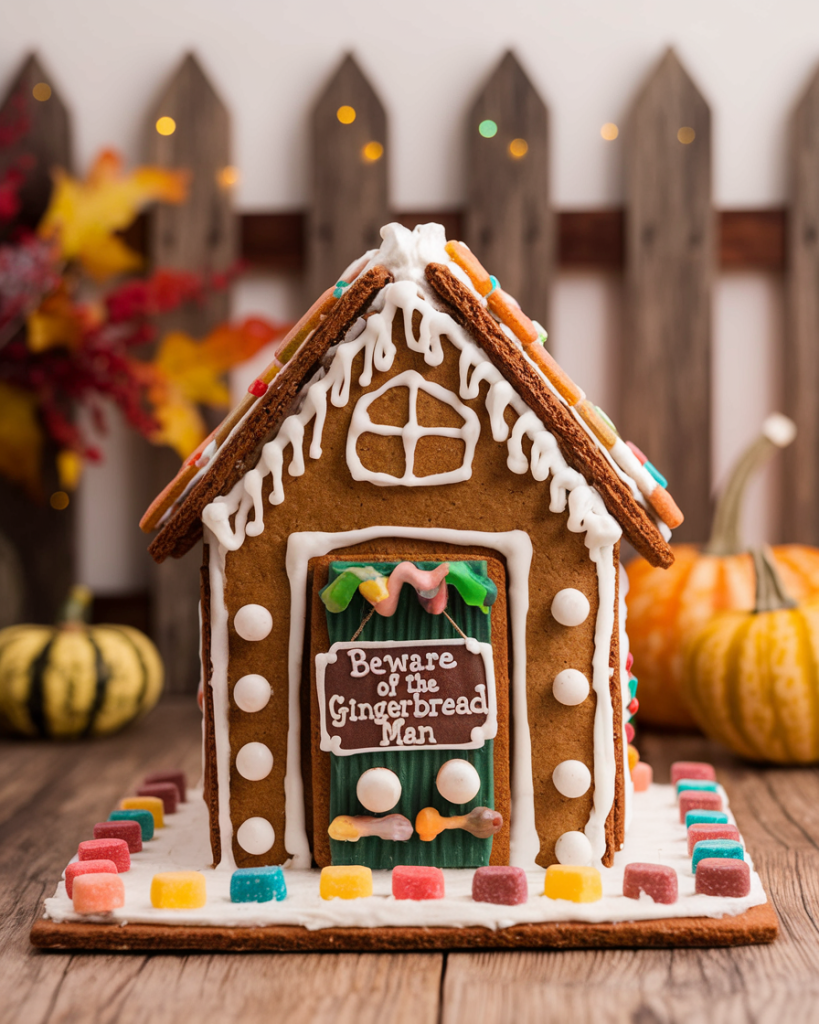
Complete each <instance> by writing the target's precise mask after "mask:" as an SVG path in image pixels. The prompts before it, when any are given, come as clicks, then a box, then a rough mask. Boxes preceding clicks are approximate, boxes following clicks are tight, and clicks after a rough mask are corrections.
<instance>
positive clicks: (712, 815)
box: [685, 808, 728, 828]
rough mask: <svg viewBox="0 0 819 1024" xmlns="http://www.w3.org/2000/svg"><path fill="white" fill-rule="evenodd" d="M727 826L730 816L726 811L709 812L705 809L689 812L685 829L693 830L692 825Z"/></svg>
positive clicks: (686, 816)
mask: <svg viewBox="0 0 819 1024" xmlns="http://www.w3.org/2000/svg"><path fill="white" fill-rule="evenodd" d="M705 824H708V825H727V824H728V815H727V814H726V813H725V811H708V810H705V809H703V808H700V809H699V810H694V811H688V812H687V813H686V815H685V827H686V828H691V826H692V825H705Z"/></svg>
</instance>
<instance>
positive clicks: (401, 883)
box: [392, 864, 444, 900]
mask: <svg viewBox="0 0 819 1024" xmlns="http://www.w3.org/2000/svg"><path fill="white" fill-rule="evenodd" d="M392 894H393V896H394V897H395V898H396V899H397V900H442V899H443V898H444V873H443V871H441V869H440V868H429V867H420V866H415V865H409V864H399V865H398V866H397V867H394V868H393V869H392Z"/></svg>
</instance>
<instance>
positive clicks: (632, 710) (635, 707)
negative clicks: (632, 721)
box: [628, 697, 640, 715]
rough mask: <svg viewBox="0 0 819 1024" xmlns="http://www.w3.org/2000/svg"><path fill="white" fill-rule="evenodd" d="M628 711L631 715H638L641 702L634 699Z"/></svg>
mask: <svg viewBox="0 0 819 1024" xmlns="http://www.w3.org/2000/svg"><path fill="white" fill-rule="evenodd" d="M628 710H629V713H630V714H632V715H636V714H637V712H638V711H639V710H640V702H639V700H637V698H636V697H634V698H633V699H632V700H631V703H630V704H629V705H628Z"/></svg>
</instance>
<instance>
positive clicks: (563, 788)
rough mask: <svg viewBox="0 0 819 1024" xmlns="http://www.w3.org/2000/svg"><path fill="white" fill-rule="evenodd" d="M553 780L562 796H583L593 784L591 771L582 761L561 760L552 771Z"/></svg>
mask: <svg viewBox="0 0 819 1024" xmlns="http://www.w3.org/2000/svg"><path fill="white" fill-rule="evenodd" d="M552 782H553V783H554V784H555V789H556V790H557V791H558V793H560V794H561V795H562V796H567V797H571V798H575V797H578V796H583V794H584V793H587V792H588V791H589V786H590V785H591V772H590V771H589V769H588V768H587V767H586V765H584V764H583V762H582V761H561V762H560V764H559V765H558V766H557V768H555V770H554V771H553V772H552Z"/></svg>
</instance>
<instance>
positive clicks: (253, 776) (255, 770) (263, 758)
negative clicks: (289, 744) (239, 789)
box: [236, 743, 273, 782]
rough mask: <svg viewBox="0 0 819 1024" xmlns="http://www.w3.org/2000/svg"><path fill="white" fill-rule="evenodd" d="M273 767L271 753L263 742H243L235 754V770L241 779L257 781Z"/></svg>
mask: <svg viewBox="0 0 819 1024" xmlns="http://www.w3.org/2000/svg"><path fill="white" fill-rule="evenodd" d="M272 768H273V754H272V753H271V752H270V747H268V746H266V745H265V744H264V743H245V745H244V746H243V747H242V748H241V749H240V750H239V753H238V754H237V755H236V771H237V772H238V773H239V774H240V775H241V776H242V778H243V779H248V780H249V781H250V782H259V781H260V780H261V779H266V778H267V776H268V775H269V774H270V771H271V769H272Z"/></svg>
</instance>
